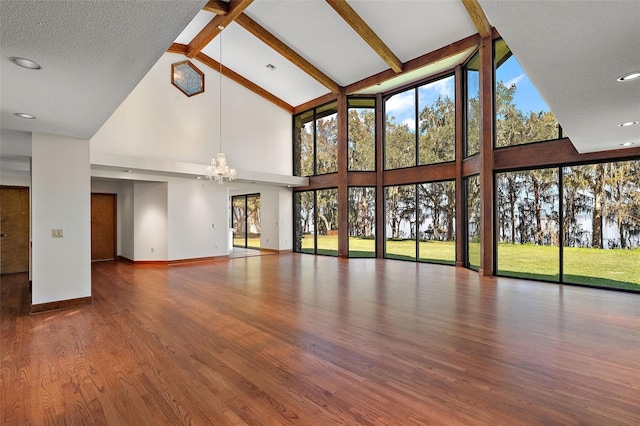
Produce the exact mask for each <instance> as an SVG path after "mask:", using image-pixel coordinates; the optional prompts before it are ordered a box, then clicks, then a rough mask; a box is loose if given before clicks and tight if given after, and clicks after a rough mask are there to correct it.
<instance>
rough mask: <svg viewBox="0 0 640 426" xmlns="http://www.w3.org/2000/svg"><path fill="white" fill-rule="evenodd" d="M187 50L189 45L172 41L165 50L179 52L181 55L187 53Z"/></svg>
mask: <svg viewBox="0 0 640 426" xmlns="http://www.w3.org/2000/svg"><path fill="white" fill-rule="evenodd" d="M187 50H189V46H187V45H186V44H180V43H173V44H172V45H171V46H169V48H168V49H167V52H168V53H179V54H181V55H186V54H187Z"/></svg>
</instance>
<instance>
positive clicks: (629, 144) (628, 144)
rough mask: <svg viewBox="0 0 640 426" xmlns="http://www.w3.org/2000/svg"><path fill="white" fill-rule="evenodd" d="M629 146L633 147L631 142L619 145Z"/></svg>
mask: <svg viewBox="0 0 640 426" xmlns="http://www.w3.org/2000/svg"><path fill="white" fill-rule="evenodd" d="M631 145H633V142H625V143H621V144H620V146H631Z"/></svg>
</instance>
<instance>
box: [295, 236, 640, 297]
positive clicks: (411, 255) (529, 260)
mask: <svg viewBox="0 0 640 426" xmlns="http://www.w3.org/2000/svg"><path fill="white" fill-rule="evenodd" d="M386 246H387V258H390V259H403V260H415V250H416V248H415V242H414V241H412V240H408V241H407V240H396V241H394V240H388V241H387V242H386ZM302 251H303V252H306V253H313V236H308V235H306V236H305V238H303V240H302ZM318 253H319V254H328V255H333V256H336V255H337V254H338V237H337V236H323V235H319V236H318ZM374 254H375V240H370V239H361V238H354V237H351V238H349V255H350V256H351V257H373V256H374ZM469 258H470V263H471V265H472V266H475V267H477V266H479V263H480V244H479V243H471V244H470V245H469ZM420 260H421V261H429V262H437V263H448V264H453V263H454V262H455V243H454V242H452V241H446V242H443V241H428V242H423V241H421V242H420ZM558 271H559V258H558V248H557V247H545V246H536V245H532V244H525V245H518V244H507V243H500V244H498V274H500V275H506V276H512V277H521V278H532V279H538V280H548V281H558V280H559V277H558ZM564 281H565V282H567V283H575V284H585V285H594V286H599V287H612V288H623V289H630V290H635V291H640V248H636V249H633V250H598V249H588V248H572V247H566V248H565V249H564Z"/></svg>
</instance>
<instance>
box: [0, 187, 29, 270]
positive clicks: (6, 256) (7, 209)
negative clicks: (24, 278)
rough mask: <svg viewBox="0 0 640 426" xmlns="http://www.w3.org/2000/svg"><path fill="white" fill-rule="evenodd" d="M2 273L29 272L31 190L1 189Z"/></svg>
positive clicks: (0, 238) (0, 251) (0, 264)
mask: <svg viewBox="0 0 640 426" xmlns="http://www.w3.org/2000/svg"><path fill="white" fill-rule="evenodd" d="M0 212H1V213H0V235H2V236H1V237H0V273H1V274H9V273H15V272H27V271H29V216H30V214H29V188H27V187H17V186H16V187H12V186H2V187H0Z"/></svg>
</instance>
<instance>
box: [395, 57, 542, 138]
mask: <svg viewBox="0 0 640 426" xmlns="http://www.w3.org/2000/svg"><path fill="white" fill-rule="evenodd" d="M496 80H497V81H502V82H504V83H505V85H507V86H511V85H513V84H515V85H516V88H517V90H516V93H515V97H514V101H515V103H516V106H517V108H518V109H519V110H521V111H523V112H525V113H529V112H531V111H533V112H536V113H537V112H540V111H549V107H548V106H547V104H546V103H545V102H544V100H543V99H542V98H541V97H540V95H539V94H538V91H537V90H536V88H535V87H534V86H533V84H532V83H531V81H530V80H529V78H528V77H527V75H526V74H525V72H524V70H523V69H522V67H521V66H520V64H519V63H518V61H517V59H516V58H515V56H513V55H512V56H511V57H510V58H509V59H508V60H507V61H506V62H504V63H503V64H502V65H501V66H500V68H498V70H497V71H496ZM418 90H419V92H418V93H419V110H422V109H423V108H424V105H425V104H427V103H428V104H431V103H433V102H435V100H436V99H437V98H438V95H440V96H443V97H446V96H448V97H450V98H452V99H453V97H454V90H455V82H454V78H453V76H451V77H447V78H443V79H441V80H437V81H435V82H432V83H429V84H427V85H424V86H420V87H419V89H418ZM477 90H478V89H477V84H476V85H475V87H470V92H471V93H474V91H475V92H476V93H477ZM385 107H386V113H387V115H390V116H394V117H395V118H396V122H403V123H406V124H407V125H408V126H409V128H410V129H412V130H414V129H415V92H414V90H407V91H405V92H402V93H399V94H397V95H393V96H392V97H391V98H389V99H388V100H387V102H386V105H385Z"/></svg>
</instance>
